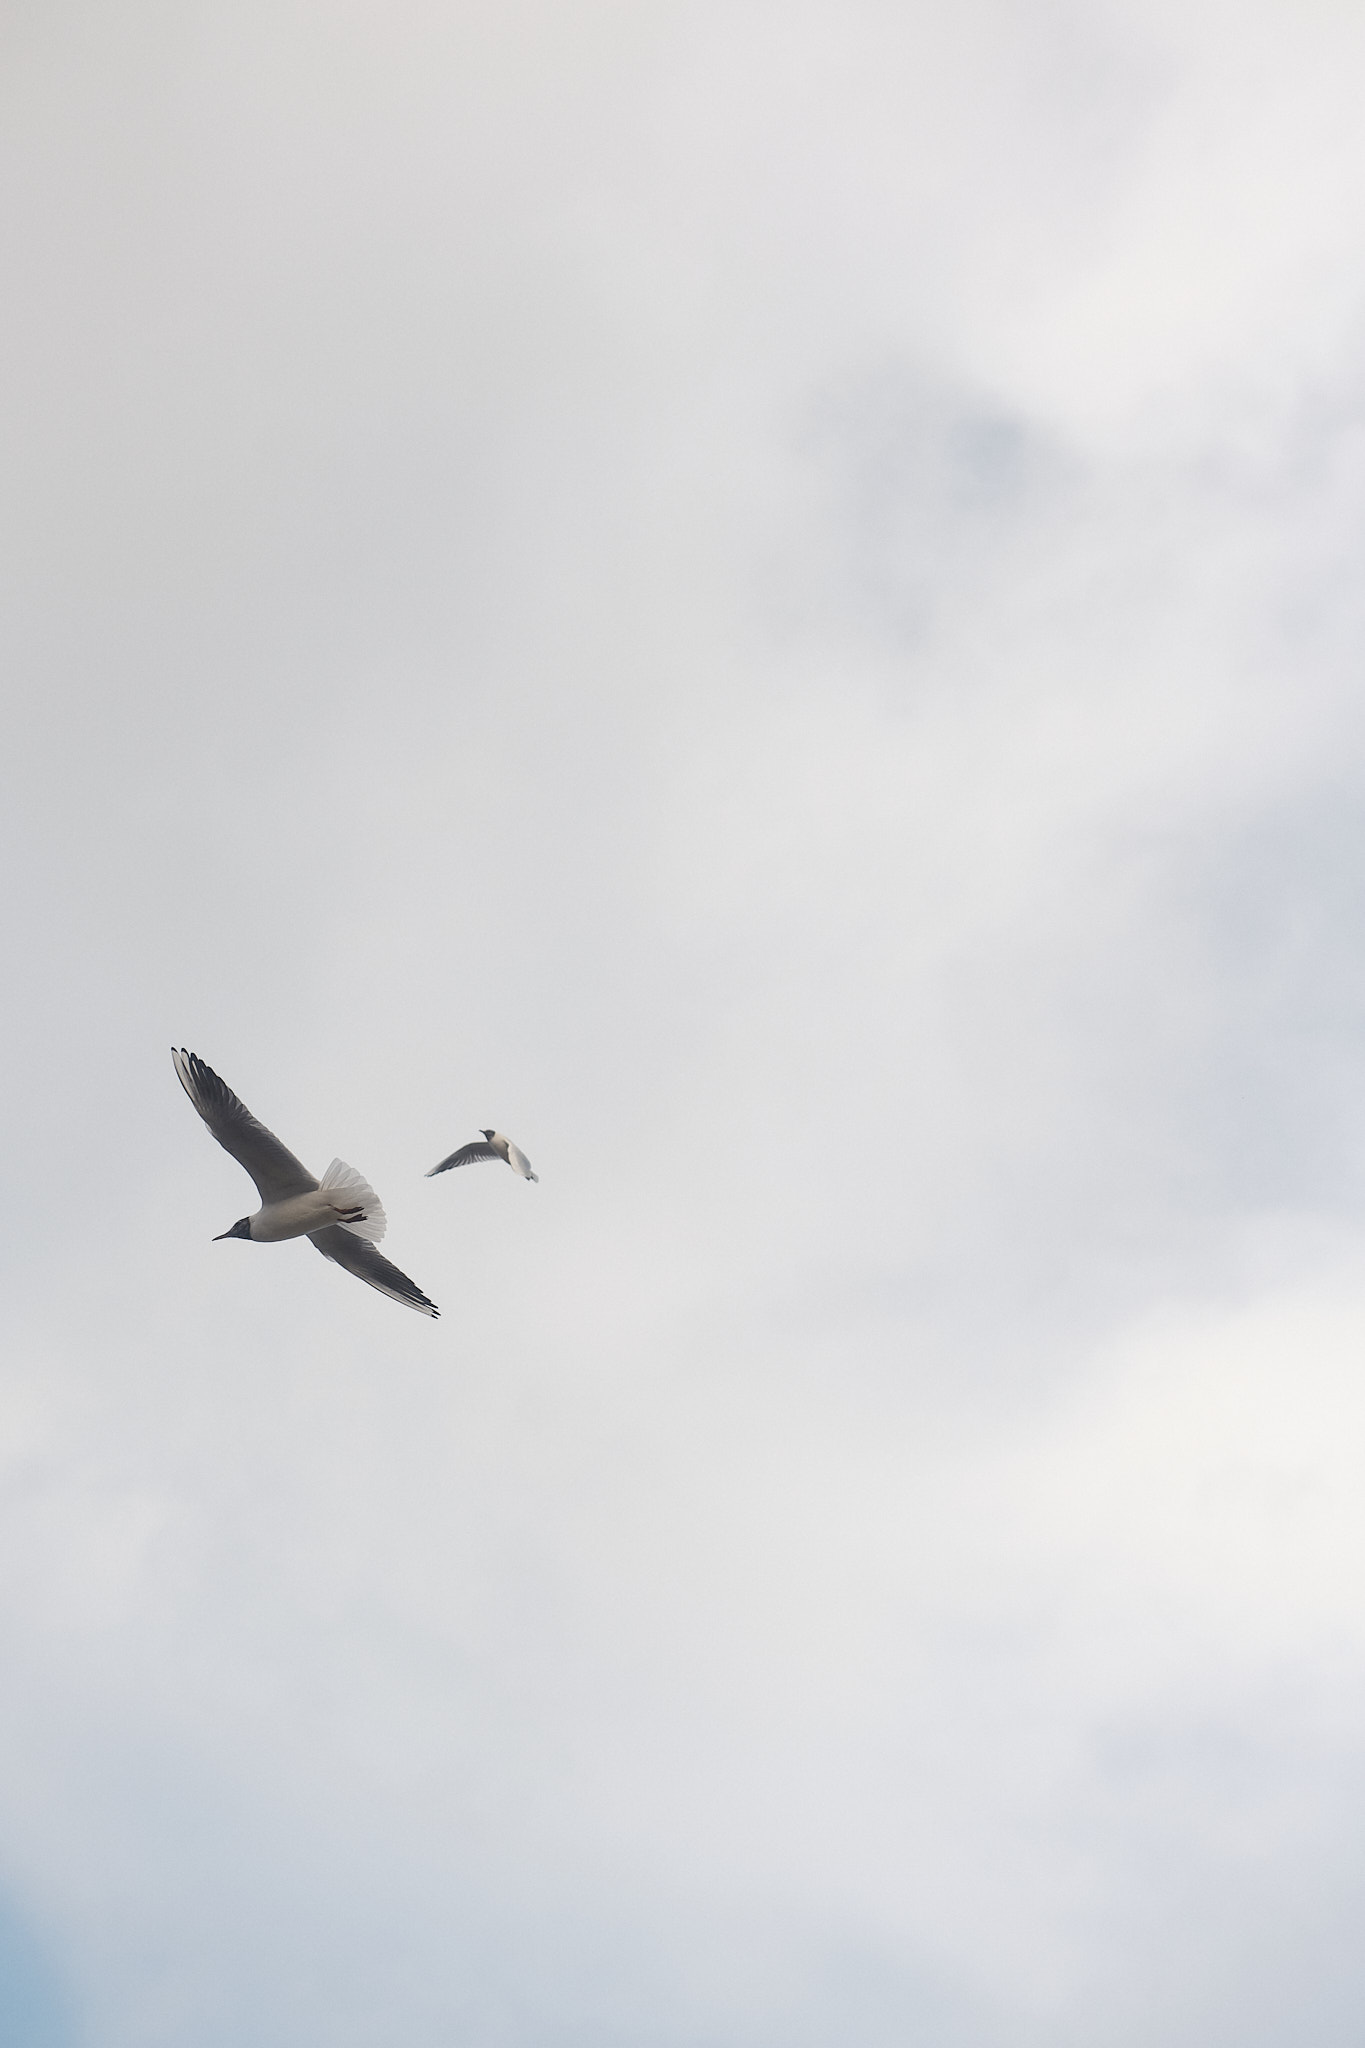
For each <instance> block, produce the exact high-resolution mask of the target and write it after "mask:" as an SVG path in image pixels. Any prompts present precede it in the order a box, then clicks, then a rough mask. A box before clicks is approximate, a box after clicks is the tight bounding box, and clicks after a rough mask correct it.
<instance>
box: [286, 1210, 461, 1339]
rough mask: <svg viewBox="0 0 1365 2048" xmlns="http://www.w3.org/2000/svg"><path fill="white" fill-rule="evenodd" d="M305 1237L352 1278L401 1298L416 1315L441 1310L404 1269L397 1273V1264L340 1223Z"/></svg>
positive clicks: (435, 1313)
mask: <svg viewBox="0 0 1365 2048" xmlns="http://www.w3.org/2000/svg"><path fill="white" fill-rule="evenodd" d="M308 1238H309V1243H310V1244H315V1245H316V1246H317V1248H318V1250H319V1251H320V1252H321V1253H322V1256H323V1258H324V1259H334V1260H335V1261H336V1263H337V1265H338V1266H344V1267H345V1268H346V1271H347V1272H348V1273H354V1274H355V1276H356V1279H357V1280H363V1281H364V1282H365V1284H366V1286H367V1287H377V1288H378V1289H379V1292H380V1293H381V1294H387V1295H389V1296H390V1298H391V1299H392V1300H394V1301H401V1302H404V1303H405V1304H406V1305H407V1307H408V1308H415V1309H416V1310H417V1312H418V1314H419V1315H424V1316H438V1315H439V1314H440V1313H441V1311H440V1310H439V1309H438V1308H437V1306H436V1304H435V1302H434V1301H428V1300H427V1297H426V1296H425V1294H423V1292H422V1290H421V1288H420V1287H418V1286H416V1285H415V1283H414V1282H413V1281H411V1280H409V1278H408V1276H407V1274H406V1273H400V1272H399V1270H398V1268H397V1266H391V1265H390V1264H389V1262H388V1260H387V1259H386V1258H383V1257H381V1255H380V1254H379V1253H378V1252H377V1251H376V1250H375V1248H374V1246H373V1245H372V1244H371V1243H370V1242H369V1241H368V1239H366V1238H363V1237H357V1236H356V1234H355V1232H354V1231H353V1230H347V1229H345V1228H344V1226H343V1225H342V1224H340V1223H329V1224H328V1225H327V1228H326V1229H325V1230H312V1231H310V1232H309V1233H308Z"/></svg>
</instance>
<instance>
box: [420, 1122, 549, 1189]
mask: <svg viewBox="0 0 1365 2048" xmlns="http://www.w3.org/2000/svg"><path fill="white" fill-rule="evenodd" d="M476 1159H505V1160H506V1161H507V1164H508V1165H509V1166H510V1167H511V1169H512V1171H513V1173H519V1174H520V1175H521V1177H522V1179H523V1180H539V1179H540V1175H539V1174H538V1173H532V1171H531V1162H530V1160H529V1159H528V1158H527V1157H526V1154H525V1153H524V1152H522V1151H520V1150H519V1149H518V1148H517V1146H515V1145H514V1144H513V1143H512V1140H511V1139H510V1138H504V1136H503V1135H502V1132H501V1131H485V1132H484V1134H483V1143H482V1145H481V1144H479V1142H478V1140H477V1139H475V1141H474V1143H473V1144H472V1145H461V1147H460V1149H459V1151H458V1152H452V1153H451V1155H450V1157H449V1159H443V1160H442V1161H441V1163H440V1165H439V1166H433V1167H432V1169H431V1173H428V1175H427V1179H428V1180H430V1179H431V1175H432V1174H433V1173H448V1172H449V1170H450V1168H451V1167H452V1166H472V1165H473V1164H474V1161H475V1160H476Z"/></svg>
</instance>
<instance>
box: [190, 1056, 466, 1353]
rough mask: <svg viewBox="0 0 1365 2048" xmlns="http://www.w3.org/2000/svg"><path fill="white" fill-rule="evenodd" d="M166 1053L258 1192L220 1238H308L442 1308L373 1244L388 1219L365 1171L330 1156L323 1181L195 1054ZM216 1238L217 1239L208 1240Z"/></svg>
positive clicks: (420, 1301)
mask: <svg viewBox="0 0 1365 2048" xmlns="http://www.w3.org/2000/svg"><path fill="white" fill-rule="evenodd" d="M171 1059H172V1061H173V1062H174V1065H175V1071H176V1073H177V1074H178V1075H179V1077H180V1085H181V1087H182V1088H183V1089H184V1091H185V1093H186V1094H187V1095H188V1096H189V1098H190V1101H191V1102H192V1103H193V1104H194V1106H195V1108H196V1109H197V1110H198V1112H199V1114H200V1116H202V1117H203V1119H204V1122H205V1123H206V1124H207V1125H208V1127H209V1129H210V1131H211V1132H212V1133H213V1135H214V1137H215V1138H216V1139H217V1140H218V1143H219V1144H220V1145H221V1146H222V1148H223V1150H224V1151H225V1152H230V1153H231V1154H232V1156H233V1158H234V1159H235V1160H236V1161H237V1163H238V1165H239V1166H244V1167H245V1168H246V1170H247V1172H248V1173H249V1174H250V1175H251V1178H252V1179H253V1180H254V1181H255V1183H256V1186H257V1189H258V1191H259V1193H260V1197H261V1206H260V1208H259V1209H258V1210H257V1211H256V1213H255V1215H254V1216H243V1217H242V1219H241V1221H240V1222H239V1223H234V1224H233V1226H232V1228H231V1230H224V1231H222V1232H220V1233H219V1236H220V1237H244V1238H246V1239H248V1240H249V1242H251V1243H252V1244H278V1243H279V1242H280V1241H281V1240H282V1239H284V1238H287V1237H306V1238H308V1239H309V1241H310V1242H311V1243H312V1244H315V1245H316V1246H317V1248H318V1250H319V1251H320V1252H321V1253H322V1256H323V1258H324V1259H334V1260H335V1261H336V1263H337V1265H338V1266H344V1267H345V1268H346V1271H347V1272H348V1273H354V1274H355V1276H356V1278H357V1280H363V1281H364V1282H365V1284H366V1286H367V1287H377V1288H378V1289H379V1292H380V1293H381V1294H387V1295H389V1296H391V1297H392V1299H393V1300H394V1301H402V1302H406V1304H407V1306H408V1307H409V1308H415V1309H416V1310H417V1311H418V1313H419V1315H424V1316H437V1315H439V1314H440V1313H441V1311H440V1310H439V1309H438V1308H437V1307H436V1305H435V1303H434V1302H431V1301H428V1300H427V1297H426V1296H425V1294H423V1292H422V1290H421V1288H420V1287H416V1286H414V1285H413V1283H412V1281H411V1280H409V1278H408V1276H407V1274H406V1273H400V1272H399V1270H398V1268H397V1266H391V1265H390V1264H389V1262H388V1260H387V1259H384V1258H381V1257H380V1255H379V1253H378V1252H377V1251H376V1250H375V1246H376V1245H377V1244H378V1242H379V1240H380V1238H381V1237H382V1236H383V1235H384V1232H385V1230H386V1229H387V1228H388V1219H387V1218H386V1217H385V1214H384V1210H383V1205H382V1204H381V1202H380V1200H379V1197H378V1195H377V1194H376V1193H375V1191H374V1189H373V1188H372V1187H371V1186H370V1184H369V1182H368V1181H367V1180H366V1179H365V1177H364V1175H363V1174H359V1173H357V1172H356V1170H355V1168H354V1167H353V1166H347V1164H346V1162H345V1161H344V1160H342V1159H334V1160H333V1161H332V1163H331V1165H330V1166H329V1167H328V1169H327V1171H326V1173H324V1174H323V1176H322V1179H321V1180H314V1178H313V1176H312V1174H311V1173H310V1172H309V1171H308V1169H307V1167H306V1166H303V1165H301V1164H300V1163H299V1161H298V1160H297V1159H296V1158H295V1157H294V1155H293V1153H292V1152H287V1151H286V1150H285V1148H284V1146H283V1145H282V1144H281V1143H280V1141H279V1139H278V1138H277V1137H276V1136H275V1134H274V1132H273V1131H268V1130H267V1129H266V1127H265V1125H264V1124H262V1123H258V1122H257V1121H256V1118H255V1117H254V1116H253V1115H252V1114H251V1111H250V1110H249V1109H248V1108H247V1106H246V1104H245V1103H244V1102H239V1101H238V1099H237V1097H236V1096H235V1095H234V1094H233V1092H232V1090H231V1089H230V1088H229V1087H228V1085H227V1082H226V1081H220V1080H219V1078H218V1076H217V1075H216V1074H215V1073H214V1071H213V1068H212V1067H208V1066H205V1064H204V1062H203V1060H201V1059H200V1058H199V1057H198V1055H197V1054H196V1053H192V1052H186V1051H185V1049H184V1047H183V1046H182V1047H181V1049H180V1051H179V1052H177V1051H176V1049H175V1047H174V1046H172V1048H171ZM218 1242H219V1238H215V1239H214V1243H215V1244H217V1243H218Z"/></svg>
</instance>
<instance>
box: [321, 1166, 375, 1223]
mask: <svg viewBox="0 0 1365 2048" xmlns="http://www.w3.org/2000/svg"><path fill="white" fill-rule="evenodd" d="M318 1187H319V1192H320V1193H322V1194H324V1195H326V1197H327V1199H328V1201H329V1202H330V1203H331V1205H332V1207H333V1208H334V1209H335V1210H336V1212H337V1222H338V1223H339V1224H340V1225H341V1227H342V1229H343V1230H350V1231H353V1232H354V1234H355V1235H356V1236H357V1237H367V1238H368V1239H369V1241H370V1243H371V1244H378V1243H379V1240H380V1239H381V1238H382V1237H383V1235H384V1232H385V1231H386V1230H387V1229H388V1227H389V1219H388V1217H387V1216H386V1215H385V1214H384V1204H383V1203H382V1202H381V1201H380V1199H379V1197H378V1195H377V1194H376V1193H375V1191H374V1189H373V1188H372V1187H371V1186H370V1183H369V1182H368V1181H367V1180H366V1178H365V1176H364V1174H363V1173H357V1172H356V1170H355V1168H354V1167H353V1166H348V1165H347V1164H346V1161H345V1160H344V1159H334V1160H333V1161H332V1163H331V1165H330V1166H329V1167H328V1169H327V1171H326V1173H324V1174H323V1176H322V1179H321V1181H320V1182H319V1183H318Z"/></svg>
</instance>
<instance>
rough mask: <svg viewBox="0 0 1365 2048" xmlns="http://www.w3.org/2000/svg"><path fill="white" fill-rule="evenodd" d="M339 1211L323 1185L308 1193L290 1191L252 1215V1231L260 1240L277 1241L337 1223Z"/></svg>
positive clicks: (302, 1235) (303, 1235) (253, 1235)
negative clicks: (285, 1195) (286, 1195)
mask: <svg viewBox="0 0 1365 2048" xmlns="http://www.w3.org/2000/svg"><path fill="white" fill-rule="evenodd" d="M336 1220H337V1212H336V1210H335V1208H334V1207H333V1205H332V1203H331V1201H330V1200H329V1198H328V1197H327V1196H326V1195H325V1194H324V1193H323V1192H322V1189H321V1188H310V1189H309V1191H308V1193H307V1194H305V1195H290V1196H288V1197H287V1198H286V1200H284V1201H283V1202H269V1203H267V1204H266V1206H265V1207H264V1208H263V1209H258V1210H257V1211H256V1214H255V1215H254V1216H253V1217H252V1219H251V1235H252V1237H253V1238H254V1239H255V1240H256V1242H257V1244H278V1243H279V1242H280V1240H281V1239H282V1238H286V1237H306V1236H307V1235H308V1233H309V1231H310V1230H325V1229H326V1227H327V1225H328V1224H329V1223H335V1222H336Z"/></svg>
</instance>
